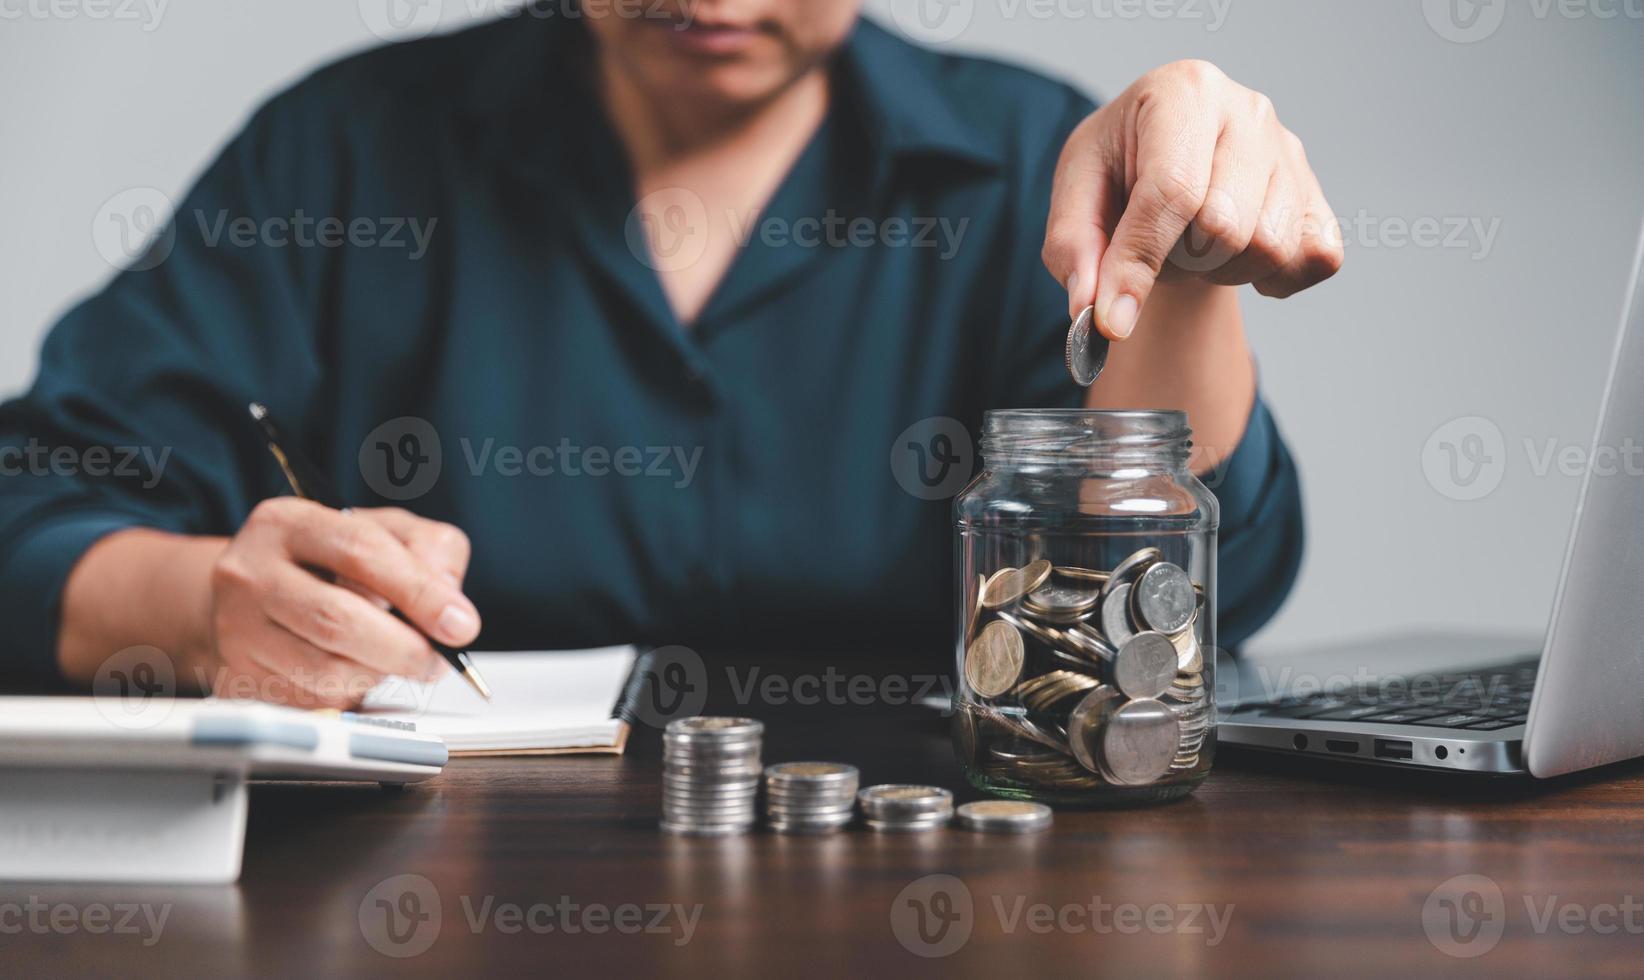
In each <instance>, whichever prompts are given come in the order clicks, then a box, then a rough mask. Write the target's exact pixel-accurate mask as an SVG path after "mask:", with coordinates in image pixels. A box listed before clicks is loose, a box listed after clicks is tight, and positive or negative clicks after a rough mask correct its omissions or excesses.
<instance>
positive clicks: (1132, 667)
mask: <svg viewBox="0 0 1644 980" xmlns="http://www.w3.org/2000/svg"><path fill="white" fill-rule="evenodd" d="M1176 659H1177V654H1176V645H1175V644H1174V643H1171V642H1170V637H1168V636H1165V635H1164V634H1163V633H1154V632H1151V631H1149V632H1146V633H1137V634H1136V635H1135V636H1133V637H1131V638H1130V639H1129V640H1127V641H1125V644H1124V645H1123V646H1121V647H1119V652H1118V653H1117V654H1115V655H1114V657H1113V684H1114V686H1115V687H1117V688H1118V689H1119V690H1120V691H1121V692H1122V693H1123V694H1124V695H1125V697H1128V698H1156V697H1158V696H1159V695H1161V694H1163V693H1164V692H1165V691H1167V690H1169V688H1170V684H1171V682H1172V681H1174V680H1175V679H1176Z"/></svg>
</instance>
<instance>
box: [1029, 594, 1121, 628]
mask: <svg viewBox="0 0 1644 980" xmlns="http://www.w3.org/2000/svg"><path fill="white" fill-rule="evenodd" d="M1101 598H1102V596H1101V593H1099V592H1092V591H1087V590H1085V589H1076V588H1071V587H1068V586H1065V585H1046V586H1042V587H1041V588H1039V589H1038V590H1036V591H1034V592H1030V593H1028V595H1027V597H1026V598H1024V599H1023V600H1022V609H1023V610H1024V611H1025V612H1029V613H1032V614H1033V615H1035V616H1038V617H1040V618H1042V619H1046V620H1049V621H1050V622H1053V623H1060V624H1068V623H1076V622H1078V621H1079V620H1081V619H1083V618H1084V617H1086V616H1088V615H1090V613H1091V612H1092V611H1094V610H1095V608H1096V604H1097V603H1098V602H1100V601H1101Z"/></svg>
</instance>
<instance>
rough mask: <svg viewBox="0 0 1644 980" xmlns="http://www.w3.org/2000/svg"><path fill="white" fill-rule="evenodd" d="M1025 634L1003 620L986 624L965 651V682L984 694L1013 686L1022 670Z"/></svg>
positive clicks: (992, 696)
mask: <svg viewBox="0 0 1644 980" xmlns="http://www.w3.org/2000/svg"><path fill="white" fill-rule="evenodd" d="M1024 655H1025V651H1024V649H1023V647H1022V634H1021V632H1020V631H1018V630H1017V629H1016V627H1014V626H1012V625H1010V624H1009V623H1006V622H1003V621H1001V620H994V621H993V622H991V623H989V624H987V625H986V626H984V627H982V632H981V633H979V634H977V637H976V639H975V640H973V641H971V644H970V646H969V647H968V648H967V649H966V651H965V682H966V683H968V684H969V685H970V688H971V690H973V691H975V692H976V693H977V694H980V695H982V696H983V697H989V698H994V697H998V696H999V695H1001V694H1003V693H1005V692H1006V691H1008V690H1010V688H1011V685H1013V684H1015V683H1016V679H1017V678H1018V677H1020V676H1021V674H1022V659H1023V657H1024Z"/></svg>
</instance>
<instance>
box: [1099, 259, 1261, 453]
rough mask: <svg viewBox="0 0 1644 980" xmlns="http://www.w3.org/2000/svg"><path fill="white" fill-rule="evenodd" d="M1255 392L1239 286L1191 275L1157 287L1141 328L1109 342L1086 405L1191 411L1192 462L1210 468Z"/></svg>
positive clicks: (1238, 434)
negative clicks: (1100, 371)
mask: <svg viewBox="0 0 1644 980" xmlns="http://www.w3.org/2000/svg"><path fill="white" fill-rule="evenodd" d="M1255 398H1256V369H1255V365H1254V364H1253V362H1252V361H1251V357H1250V346H1249V343H1248V342H1247V341H1246V339H1245V334H1244V318H1243V316H1242V315H1241V314H1240V312H1239V299H1238V290H1237V289H1236V288H1235V287H1232V286H1218V285H1214V284H1211V283H1206V282H1204V281H1202V280H1189V281H1181V282H1161V283H1160V284H1159V285H1158V286H1156V287H1155V288H1154V291H1153V293H1152V295H1151V296H1150V297H1149V298H1148V301H1147V305H1146V306H1145V307H1143V309H1142V314H1141V318H1140V321H1139V322H1138V324H1137V326H1136V331H1135V333H1133V334H1132V335H1131V336H1130V337H1129V338H1128V339H1126V340H1124V341H1119V342H1115V343H1114V344H1113V345H1112V347H1111V348H1110V349H1109V353H1108V363H1107V370H1106V371H1104V372H1103V373H1102V377H1101V379H1100V380H1098V381H1097V382H1096V384H1095V385H1094V386H1092V388H1091V389H1090V397H1089V399H1088V401H1087V402H1086V404H1088V405H1089V406H1090V407H1091V408H1102V409H1124V408H1161V409H1179V410H1182V411H1185V412H1186V413H1187V420H1188V424H1189V425H1191V426H1192V427H1193V469H1194V471H1195V472H1199V473H1204V472H1207V471H1208V470H1210V469H1212V468H1214V467H1215V466H1216V465H1217V464H1218V463H1220V462H1221V461H1222V460H1224V459H1226V458H1227V457H1228V456H1229V455H1230V454H1231V453H1232V452H1233V450H1234V449H1235V448H1236V447H1237V446H1238V444H1239V440H1240V439H1241V438H1242V437H1243V436H1244V426H1245V422H1246V420H1247V419H1248V418H1249V415H1250V409H1251V406H1252V405H1253V404H1254V402H1255Z"/></svg>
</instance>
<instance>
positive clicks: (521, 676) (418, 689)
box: [365, 646, 639, 755]
mask: <svg viewBox="0 0 1644 980" xmlns="http://www.w3.org/2000/svg"><path fill="white" fill-rule="evenodd" d="M638 655H639V651H638V650H637V649H636V648H634V647H631V646H623V647H602V648H600V649H597V650H552V651H531V652H523V651H521V652H506V653H472V654H470V656H472V657H473V658H474V665H475V666H476V667H477V668H479V672H480V674H481V675H483V676H484V677H485V680H486V683H488V684H489V685H490V687H491V692H492V694H493V696H494V700H492V701H491V702H490V703H489V704H488V703H486V701H485V699H484V698H482V697H480V696H479V695H478V694H476V693H474V689H473V688H471V687H469V686H468V683H467V682H466V681H464V680H463V679H462V678H461V677H460V676H458V675H457V674H456V672H454V671H453V672H451V673H449V674H447V675H446V676H445V677H444V679H442V680H441V681H439V682H438V683H437V684H417V683H414V682H411V681H407V680H403V679H400V678H389V679H388V680H387V681H385V682H383V684H382V685H381V686H379V687H378V688H377V689H376V690H374V691H372V692H371V694H370V695H369V696H368V697H367V698H366V707H365V710H366V711H367V712H368V713H370V714H371V715H373V716H375V717H382V718H390V719H396V720H402V721H409V722H413V723H414V724H416V726H417V731H419V732H423V733H426V734H431V735H438V736H440V737H441V738H443V739H445V744H446V747H447V748H448V749H450V751H451V754H452V755H558V754H564V753H573V752H613V753H619V752H621V751H622V749H623V747H624V746H625V745H626V744H627V741H628V721H627V720H626V718H625V717H624V716H625V712H624V710H623V705H624V704H625V703H626V701H627V697H628V686H629V681H630V678H631V677H634V676H635V670H634V665H635V661H636V659H637V657H638Z"/></svg>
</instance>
